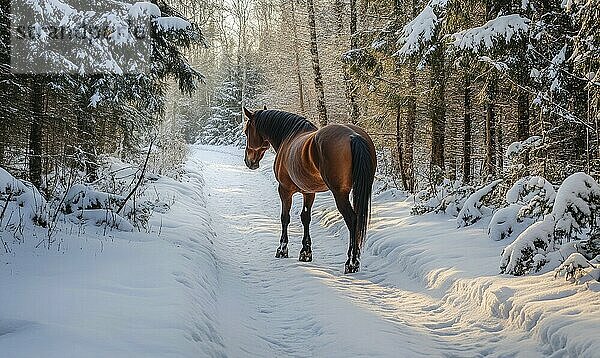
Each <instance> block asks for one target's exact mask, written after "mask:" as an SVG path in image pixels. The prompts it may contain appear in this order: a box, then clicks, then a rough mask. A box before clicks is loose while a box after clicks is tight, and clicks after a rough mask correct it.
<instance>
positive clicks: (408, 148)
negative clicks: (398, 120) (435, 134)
mask: <svg viewBox="0 0 600 358" xmlns="http://www.w3.org/2000/svg"><path fill="white" fill-rule="evenodd" d="M408 86H409V87H408V92H409V94H408V99H407V111H406V123H405V125H404V153H405V157H404V158H405V160H406V162H405V164H404V170H405V171H406V174H405V176H406V180H407V184H408V185H407V189H408V191H410V192H411V193H412V192H414V190H415V175H414V143H415V123H416V121H417V74H416V71H415V66H414V64H413V63H412V62H411V63H410V64H409V73H408Z"/></svg>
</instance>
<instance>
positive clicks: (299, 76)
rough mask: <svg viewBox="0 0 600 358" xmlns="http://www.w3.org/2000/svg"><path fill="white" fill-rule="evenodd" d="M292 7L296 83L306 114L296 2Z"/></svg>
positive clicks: (300, 101)
mask: <svg viewBox="0 0 600 358" xmlns="http://www.w3.org/2000/svg"><path fill="white" fill-rule="evenodd" d="M290 3H291V6H292V31H293V33H294V52H295V54H296V56H295V61H296V63H295V67H296V81H297V82H298V104H299V105H300V112H301V113H302V114H306V109H305V106H304V86H303V83H302V74H301V72H300V45H299V41H298V28H297V26H298V25H297V23H296V0H291V2H290Z"/></svg>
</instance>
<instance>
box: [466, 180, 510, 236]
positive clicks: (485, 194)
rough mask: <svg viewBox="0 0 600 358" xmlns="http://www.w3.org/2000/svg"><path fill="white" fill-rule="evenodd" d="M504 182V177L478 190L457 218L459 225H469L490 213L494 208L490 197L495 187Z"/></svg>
mask: <svg viewBox="0 0 600 358" xmlns="http://www.w3.org/2000/svg"><path fill="white" fill-rule="evenodd" d="M501 182H502V179H498V180H494V181H493V182H491V183H489V184H487V185H485V186H484V187H482V188H480V189H478V190H476V191H475V192H474V193H473V194H471V195H470V196H469V197H468V198H467V200H466V201H465V203H464V205H463V207H462V208H461V209H460V211H459V213H458V216H457V218H456V224H457V226H458V227H464V226H469V225H472V224H474V223H476V222H477V221H479V220H480V219H481V218H482V217H484V216H486V215H490V214H491V213H492V211H493V208H492V207H491V206H489V204H490V197H491V196H492V195H490V194H492V193H493V191H494V189H495V188H496V187H497V186H498V184H500V183H501Z"/></svg>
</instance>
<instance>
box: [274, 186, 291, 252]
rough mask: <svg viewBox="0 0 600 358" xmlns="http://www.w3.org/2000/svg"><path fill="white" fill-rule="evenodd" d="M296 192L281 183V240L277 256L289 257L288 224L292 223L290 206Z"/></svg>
mask: <svg viewBox="0 0 600 358" xmlns="http://www.w3.org/2000/svg"><path fill="white" fill-rule="evenodd" d="M293 194H294V193H293V192H291V191H289V190H287V189H285V188H284V187H283V186H281V185H279V198H280V199H281V240H279V247H278V248H277V253H276V254H275V257H278V258H279V257H288V247H287V244H288V232H287V229H288V225H289V224H290V208H291V207H292V195H293Z"/></svg>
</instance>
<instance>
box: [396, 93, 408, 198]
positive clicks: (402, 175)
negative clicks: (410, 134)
mask: <svg viewBox="0 0 600 358" xmlns="http://www.w3.org/2000/svg"><path fill="white" fill-rule="evenodd" d="M401 109H402V107H401V106H400V104H398V107H397V108H396V151H397V152H398V166H399V167H400V168H399V169H400V178H401V179H402V187H403V188H404V190H409V188H408V180H407V177H406V169H405V168H404V165H405V163H404V158H403V157H404V156H403V150H402V130H401V128H400V122H401V119H402V118H401V116H400V111H401Z"/></svg>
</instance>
